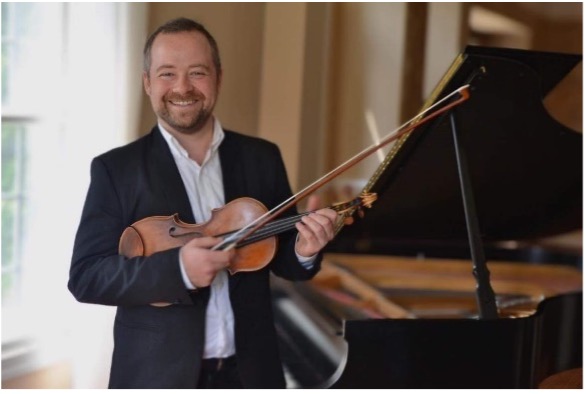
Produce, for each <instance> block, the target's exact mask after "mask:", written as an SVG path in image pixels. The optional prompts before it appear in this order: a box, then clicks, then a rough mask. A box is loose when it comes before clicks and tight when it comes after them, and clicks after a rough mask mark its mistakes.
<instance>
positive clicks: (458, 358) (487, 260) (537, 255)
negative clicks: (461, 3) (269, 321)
mask: <svg viewBox="0 0 586 394" xmlns="http://www.w3.org/2000/svg"><path fill="white" fill-rule="evenodd" d="M580 61H581V56H576V55H569V54H559V53H545V52H535V51H523V50H512V49H502V48H501V49H497V48H486V47H472V46H470V47H467V48H466V49H465V50H464V52H463V53H462V54H461V55H459V56H458V57H457V59H456V60H455V62H454V63H453V65H452V66H451V67H450V68H449V70H448V72H447V73H446V75H445V77H444V78H443V79H442V81H441V82H440V83H439V85H438V87H437V88H436V89H435V91H434V92H433V93H432V95H431V97H430V98H429V99H428V101H427V102H426V103H425V105H424V107H428V106H430V105H432V104H433V103H434V102H437V101H438V100H440V99H441V98H442V97H445V96H446V95H448V93H450V92H452V91H454V90H455V89H457V88H459V87H460V86H462V85H466V84H469V85H470V92H471V95H470V98H469V100H467V101H466V102H464V103H463V104H461V105H459V106H457V107H456V108H455V109H453V110H452V111H451V112H450V113H449V114H446V115H445V116H443V117H441V118H438V119H436V120H434V121H433V122H431V123H426V124H425V125H422V126H420V127H417V128H416V129H415V130H414V131H413V132H412V133H410V134H408V135H405V136H404V137H402V138H401V139H400V140H398V141H397V142H396V143H395V145H394V146H393V147H392V148H391V150H390V152H389V153H388V155H387V157H386V159H385V160H384V162H383V163H382V164H381V165H380V167H379V168H378V169H377V171H376V172H375V174H374V175H373V176H372V177H371V179H370V180H369V181H368V183H367V185H366V187H365V188H364V190H363V191H364V192H370V193H377V195H378V200H377V201H376V202H375V203H374V204H373V207H372V208H371V209H367V210H366V211H365V213H364V217H363V218H361V219H357V220H356V221H355V223H354V224H353V225H351V226H345V227H343V228H341V229H340V231H339V232H338V234H337V237H336V238H335V240H334V241H333V242H332V243H331V245H330V246H329V247H328V250H327V253H326V255H325V258H324V263H323V269H322V271H321V272H320V273H319V274H318V275H317V276H316V278H314V280H312V281H310V282H306V283H289V282H285V281H281V280H279V279H278V278H274V280H273V296H274V306H275V307H274V313H275V320H276V326H277V331H278V333H279V337H280V346H281V353H282V358H283V360H284V361H283V363H284V369H285V372H286V376H287V378H288V382H289V387H296V388H325V387H332V388H420V389H421V388H439V389H446V388H456V389H457V388H477V389H487V388H536V387H539V385H540V384H541V383H542V382H543V381H544V380H545V379H546V378H547V377H549V376H552V375H554V374H557V373H559V372H562V371H568V370H571V371H578V372H577V373H580V371H581V367H582V272H581V267H582V254H581V250H580V251H578V252H576V251H574V252H573V253H561V252H560V251H559V250H556V251H553V252H551V251H547V250H546V249H544V248H539V247H537V246H535V242H533V241H534V240H536V239H541V238H544V237H549V236H553V235H556V234H563V233H567V232H571V231H576V230H580V229H581V228H582V135H581V134H580V133H578V132H575V131H573V130H571V129H569V128H567V127H566V126H564V125H562V124H560V123H559V122H558V121H556V120H555V119H554V118H552V117H551V116H550V114H549V113H548V112H547V111H546V110H545V108H544V105H543V99H544V97H545V96H546V95H547V94H548V93H549V92H550V91H551V90H552V89H553V88H554V87H555V86H556V85H557V84H558V83H559V82H560V81H561V80H562V79H563V78H564V77H565V76H566V75H567V74H568V73H569V72H570V71H571V70H572V69H574V68H575V67H576V65H577V64H578V63H580ZM520 245H521V246H523V245H529V246H528V247H523V248H522V247H519V246H520ZM513 246H514V247H513ZM580 249H581V248H580Z"/></svg>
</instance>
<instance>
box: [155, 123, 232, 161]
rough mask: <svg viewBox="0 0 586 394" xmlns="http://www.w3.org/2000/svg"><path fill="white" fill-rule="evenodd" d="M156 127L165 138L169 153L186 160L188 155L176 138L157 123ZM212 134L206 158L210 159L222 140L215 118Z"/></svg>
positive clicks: (222, 135) (221, 132) (220, 128)
mask: <svg viewBox="0 0 586 394" xmlns="http://www.w3.org/2000/svg"><path fill="white" fill-rule="evenodd" d="M158 126H159V130H160V131H161V134H162V135H163V137H164V138H165V141H167V145H169V148H170V149H171V152H172V153H173V155H180V156H183V157H185V158H188V157H189V155H188V153H187V151H186V150H185V148H183V147H182V146H181V144H180V143H179V141H177V138H175V137H173V135H172V134H171V133H169V132H168V131H167V130H165V128H164V127H163V126H162V125H161V123H160V122H159V124H158ZM212 132H213V134H212V143H211V145H210V149H209V151H208V152H209V154H208V155H207V157H211V155H212V154H214V153H216V151H217V150H218V148H219V147H220V144H221V143H222V141H223V140H224V129H223V128H222V125H221V124H220V121H219V120H218V119H216V118H215V117H214V126H213V131H212Z"/></svg>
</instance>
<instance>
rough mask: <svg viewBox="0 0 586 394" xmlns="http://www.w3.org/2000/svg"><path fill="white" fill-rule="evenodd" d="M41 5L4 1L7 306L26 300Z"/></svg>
mask: <svg viewBox="0 0 586 394" xmlns="http://www.w3.org/2000/svg"><path fill="white" fill-rule="evenodd" d="M41 8H42V7H41V5H39V4H35V3H2V306H3V307H4V306H11V305H16V304H18V303H19V301H20V295H21V292H20V290H21V283H22V254H23V245H24V240H25V237H26V231H25V226H24V223H25V218H26V214H27V194H28V192H27V182H28V178H29V177H28V175H27V173H28V169H29V168H28V164H27V163H28V141H29V133H30V130H31V128H32V127H33V124H34V123H36V122H38V121H39V120H40V118H41V113H39V112H38V111H37V110H35V108H36V106H35V105H31V103H32V102H33V101H34V100H33V99H31V98H30V97H28V98H27V97H26V96H35V93H34V92H31V91H30V90H29V89H23V88H24V87H25V86H24V85H23V81H25V80H26V79H25V78H26V77H27V74H28V72H29V67H27V66H28V65H29V64H30V63H29V59H30V58H31V52H33V51H34V50H35V48H34V45H36V42H37V39H38V36H39V29H40V28H41V27H42V24H41V23H39V17H40V12H41V11H42V9H41Z"/></svg>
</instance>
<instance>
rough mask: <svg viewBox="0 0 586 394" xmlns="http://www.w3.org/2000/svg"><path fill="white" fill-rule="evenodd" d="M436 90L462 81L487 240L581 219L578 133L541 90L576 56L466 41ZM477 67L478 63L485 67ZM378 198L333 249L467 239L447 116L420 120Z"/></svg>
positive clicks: (466, 134)
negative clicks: (551, 109)
mask: <svg viewBox="0 0 586 394" xmlns="http://www.w3.org/2000/svg"><path fill="white" fill-rule="evenodd" d="M463 56H464V61H463V63H462V64H461V65H460V67H459V68H458V69H457V70H456V72H455V74H454V75H453V76H452V77H451V78H450V81H449V83H447V85H446V87H445V88H444V89H443V91H442V93H441V94H440V95H439V97H444V96H446V95H447V94H448V93H450V92H452V91H453V90H455V89H457V88H458V87H460V86H462V85H464V84H466V83H467V82H468V81H469V80H470V79H471V78H472V81H471V82H470V83H471V97H470V99H469V100H468V101H466V102H465V103H463V104H462V105H460V106H458V107H457V108H456V109H455V113H456V118H457V124H458V128H459V129H460V133H461V134H462V141H461V143H462V145H463V147H464V149H465V151H466V154H467V156H468V165H469V172H470V178H471V183H472V188H473V191H474V196H475V201H476V210H477V214H478V221H479V224H480V231H481V235H482V237H483V239H484V240H485V241H494V240H510V239H515V240H518V239H527V238H535V237H544V236H548V235H553V234H558V233H562V232H566V231H570V230H575V229H580V228H581V227H582V135H581V134H579V133H577V132H574V131H572V130H570V129H568V128H566V127H565V126H563V125H561V124H560V123H559V122H557V121H556V120H555V119H553V118H552V117H551V116H550V115H549V114H548V113H547V111H546V110H545V108H544V107H543V98H544V96H545V95H546V94H547V92H549V90H551V89H552V88H553V87H554V86H555V85H556V84H557V83H558V82H559V81H560V80H561V79H562V78H563V77H564V76H565V75H566V74H567V73H568V72H569V71H571V70H572V69H573V68H574V67H575V66H576V64H578V63H579V62H580V61H581V56H576V55H566V54H555V53H542V52H531V51H521V50H508V49H494V48H479V47H468V48H466V51H465V52H464V54H463ZM479 70H485V73H482V72H480V71H479ZM370 191H372V192H376V193H378V197H379V198H378V200H377V201H376V202H375V204H374V205H373V207H372V209H368V210H366V211H365V213H366V215H365V217H364V218H363V219H360V220H357V221H356V222H355V223H354V224H353V225H352V226H346V227H345V228H344V229H343V230H342V231H341V232H340V233H339V234H338V236H337V238H336V239H335V240H334V242H333V244H332V246H331V248H332V249H333V250H337V249H339V247H341V246H343V245H345V244H347V243H353V244H360V243H361V242H362V243H365V244H367V243H368V240H369V239H371V238H373V237H376V238H383V239H387V240H398V241H400V240H423V241H430V242H431V241H442V240H465V239H466V237H467V234H466V226H465V222H464V214H463V209H462V199H461V195H460V186H459V181H458V173H457V167H456V161H455V155H454V145H453V140H452V135H451V130H450V125H449V122H448V119H447V118H443V119H439V120H438V121H437V122H432V123H431V124H426V125H424V126H422V127H420V128H418V129H417V130H416V131H415V132H414V133H412V134H411V136H410V137H409V138H408V140H407V142H406V143H405V145H404V146H403V147H401V149H400V150H399V153H398V154H397V156H396V157H395V158H394V159H393V160H392V161H391V163H390V165H389V166H388V167H387V168H385V169H384V171H383V172H382V175H381V176H380V178H379V179H378V180H377V181H376V183H375V184H374V185H373V187H372V189H371V190H370Z"/></svg>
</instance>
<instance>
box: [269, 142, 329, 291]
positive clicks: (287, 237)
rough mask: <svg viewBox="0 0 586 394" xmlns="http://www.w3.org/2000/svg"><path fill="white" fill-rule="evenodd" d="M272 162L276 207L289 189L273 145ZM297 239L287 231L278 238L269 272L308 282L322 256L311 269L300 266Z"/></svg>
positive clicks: (320, 255)
mask: <svg viewBox="0 0 586 394" xmlns="http://www.w3.org/2000/svg"><path fill="white" fill-rule="evenodd" d="M273 147H274V149H273V151H272V156H273V157H272V161H273V163H274V164H273V168H274V171H273V172H272V176H273V177H274V178H273V179H272V180H271V184H272V185H274V186H273V188H272V190H274V198H275V199H274V205H275V206H276V205H278V204H280V203H282V202H283V201H285V200H287V199H288V198H289V197H291V195H292V192H291V187H290V186H289V181H288V178H287V172H286V169H285V164H284V162H283V158H282V156H281V152H280V151H279V148H278V147H277V146H276V145H273ZM296 214H297V210H296V209H295V208H292V209H291V210H289V211H288V212H286V213H285V214H284V216H286V215H296ZM296 239H297V230H293V231H288V232H286V233H283V234H282V235H280V236H279V243H278V246H277V253H276V256H275V258H274V259H273V262H272V264H271V270H272V271H273V273H274V274H275V275H277V276H280V277H283V278H285V279H289V280H309V279H311V278H313V277H314V276H315V275H316V274H317V273H318V272H319V270H320V267H321V260H322V254H321V253H319V254H318V255H317V257H316V259H315V261H314V264H313V267H312V268H311V269H307V268H305V267H303V266H302V265H301V263H300V262H299V260H298V259H297V255H296V254H295V241H296Z"/></svg>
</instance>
